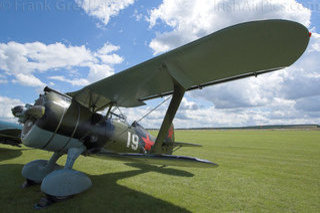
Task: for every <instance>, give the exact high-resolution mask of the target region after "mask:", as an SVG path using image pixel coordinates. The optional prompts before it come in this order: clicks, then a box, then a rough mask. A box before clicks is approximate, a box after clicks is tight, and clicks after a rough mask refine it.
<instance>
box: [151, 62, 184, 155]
mask: <svg viewBox="0 0 320 213" xmlns="http://www.w3.org/2000/svg"><path fill="white" fill-rule="evenodd" d="M163 68H164V69H165V70H166V71H167V72H168V73H169V74H170V75H171V77H172V81H173V84H174V89H173V94H172V99H171V102H170V105H169V107H168V110H167V113H166V115H165V117H164V120H163V122H162V125H161V128H160V130H159V133H158V136H157V139H156V141H155V145H154V147H153V153H155V154H161V149H162V144H163V141H164V140H165V138H166V136H167V134H168V130H169V128H170V126H171V124H172V121H173V119H174V116H175V115H176V112H177V110H178V108H179V106H180V103H181V101H182V98H183V96H184V93H185V91H186V87H184V86H183V85H184V84H183V81H181V80H182V79H181V78H179V77H178V76H177V73H178V72H177V71H178V70H177V69H170V68H171V67H168V66H166V65H164V66H163ZM168 68H169V69H168ZM175 76H177V77H175ZM183 80H185V79H183ZM180 83H182V85H181V84H180Z"/></svg>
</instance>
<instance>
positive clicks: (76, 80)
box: [49, 75, 89, 86]
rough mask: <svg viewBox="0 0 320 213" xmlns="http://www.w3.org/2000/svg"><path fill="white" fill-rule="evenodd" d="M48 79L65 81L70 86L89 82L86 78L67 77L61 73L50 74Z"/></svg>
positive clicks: (83, 84)
mask: <svg viewBox="0 0 320 213" xmlns="http://www.w3.org/2000/svg"><path fill="white" fill-rule="evenodd" d="M49 79H51V80H56V81H62V82H67V83H69V84H71V85H72V86H85V85H88V84H89V81H88V80H87V79H84V78H80V79H77V78H75V79H67V78H66V77H64V76H61V75H57V76H50V77H49Z"/></svg>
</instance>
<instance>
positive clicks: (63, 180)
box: [0, 20, 311, 207]
mask: <svg viewBox="0 0 320 213" xmlns="http://www.w3.org/2000/svg"><path fill="white" fill-rule="evenodd" d="M310 36H311V33H310V32H309V31H308V29H307V28H306V27H304V26H303V25H301V24H299V23H296V22H292V21H287V20H264V21H253V22H248V23H242V24H238V25H235V26H232V27H228V28H225V29H222V30H220V31H218V32H215V33H213V34H211V35H208V36H206V37H203V38H201V39H199V40H196V41H194V42H191V43H189V44H187V45H184V46H181V47H179V48H177V49H174V50H172V51H170V52H167V53H165V54H163V55H160V56H157V57H155V58H153V59H151V60H148V61H146V62H143V63H141V64H139V65H136V66H134V67H131V68H129V69H127V70H125V71H123V72H119V73H117V74H115V75H113V76H110V77H108V78H105V79H102V80H100V81H98V82H95V83H93V84H91V85H88V86H86V87H84V88H83V89H81V90H79V91H75V92H70V93H66V94H63V93H60V92H58V91H55V90H53V89H50V88H48V87H46V88H45V89H44V93H43V94H41V95H40V97H39V98H38V99H37V100H36V101H35V103H34V104H33V105H30V104H27V105H25V106H16V107H14V108H13V109H12V112H13V114H14V116H15V117H17V118H18V119H19V122H20V123H21V124H23V127H20V126H18V125H12V124H8V123H2V124H1V126H0V130H1V131H0V136H1V142H4V143H10V144H14V145H19V143H20V141H21V142H22V143H23V144H24V145H25V146H28V147H33V148H37V149H42V150H48V151H52V152H53V155H52V157H51V159H50V160H48V161H46V160H36V161H32V162H30V163H28V164H26V165H25V166H24V167H23V170H22V175H23V176H24V177H25V178H26V182H25V184H24V186H29V185H31V184H34V183H38V184H40V183H41V190H42V192H44V193H45V194H46V195H47V199H46V201H45V202H42V203H41V202H40V203H39V206H40V207H42V206H45V205H48V203H50V202H52V200H56V199H60V198H65V197H68V196H71V195H75V194H78V193H81V192H83V191H85V190H87V189H88V188H89V187H90V186H91V185H92V183H91V181H90V179H89V177H88V176H87V175H85V174H83V173H81V172H78V171H75V170H72V167H73V164H74V162H75V160H76V159H77V158H78V157H79V156H80V155H88V156H94V157H99V158H105V159H108V160H109V159H116V160H122V161H133V162H138V163H146V164H159V165H169V166H170V165H173V166H196V167H215V166H217V164H215V163H212V162H210V161H208V160H202V159H198V158H194V157H186V156H176V155H172V153H173V151H174V150H175V148H178V147H183V146H196V145H195V144H187V143H182V142H176V141H175V140H174V129H173V125H172V121H173V119H174V117H175V114H176V111H177V109H178V107H179V105H180V102H181V100H182V98H183V96H184V94H185V92H186V91H190V90H195V89H201V88H203V87H206V86H210V85H215V84H220V83H224V82H228V81H233V80H237V79H242V78H245V77H249V76H257V75H259V74H263V73H268V72H271V71H276V70H280V69H282V68H285V67H288V66H290V65H291V64H293V63H294V62H295V61H296V60H297V59H299V58H300V56H301V55H302V54H303V53H304V51H305V50H306V48H307V46H308V43H309V40H310ZM168 95H172V99H171V102H170V105H169V107H168V110H167V113H166V115H165V117H164V120H163V123H162V125H161V128H160V130H159V133H158V135H157V137H153V136H152V135H151V134H150V133H149V132H148V131H147V130H146V129H144V128H143V127H142V126H141V125H139V124H138V123H137V122H134V123H133V124H132V125H129V124H127V123H126V122H125V121H124V119H123V118H124V117H123V116H121V115H117V114H115V113H114V112H113V109H114V108H117V107H138V106H142V105H144V101H146V100H150V99H154V98H159V97H163V96H168ZM103 110H105V111H106V113H105V114H99V113H97V112H99V111H103ZM64 154H67V160H66V163H65V166H64V167H63V168H62V167H61V166H58V165H57V164H56V161H57V160H58V159H59V157H61V156H62V155H64Z"/></svg>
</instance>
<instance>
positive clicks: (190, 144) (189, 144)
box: [174, 142, 202, 147]
mask: <svg viewBox="0 0 320 213" xmlns="http://www.w3.org/2000/svg"><path fill="white" fill-rule="evenodd" d="M174 146H175V147H176V146H181V147H202V145H200V144H194V143H184V142H174Z"/></svg>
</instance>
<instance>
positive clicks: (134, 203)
mask: <svg viewBox="0 0 320 213" xmlns="http://www.w3.org/2000/svg"><path fill="white" fill-rule="evenodd" d="M176 140H177V141H182V142H190V143H199V144H202V145H203V147H202V148H183V149H180V150H178V151H177V152H176V153H175V154H177V155H189V156H195V157H199V158H203V159H208V160H210V161H212V162H215V163H218V164H219V167H218V168H214V169H203V168H201V169H200V168H178V167H167V168H159V167H156V166H141V165H137V164H123V163H121V162H116V161H105V160H101V159H96V158H92V157H80V158H79V159H78V160H77V161H76V164H75V166H74V168H75V169H77V170H80V171H82V172H85V173H87V174H88V175H89V176H90V178H91V179H92V182H93V187H92V188H90V189H89V190H88V191H86V192H85V193H83V194H80V195H78V196H75V197H73V198H72V199H69V200H66V201H63V202H60V203H57V204H55V205H52V206H50V207H49V208H47V209H43V210H41V212H70V211H71V212H92V211H94V212H319V211H320V131H272V130H268V131H263V130H261V131H260V130H259V131H258V130H257V131H254V130H248V131H245V130H239V131H231V130H230V131H229V130H228V131H212V130H211V131H210V130H209V131H199V130H197V131H176ZM50 155H51V153H49V152H44V151H40V150H32V149H28V148H25V147H24V148H22V149H19V148H12V147H10V146H6V145H0V212H34V211H35V210H34V209H33V204H34V203H36V202H37V201H38V200H39V199H40V197H41V191H40V188H39V186H32V187H30V188H28V189H21V188H20V185H21V184H22V183H23V181H24V179H23V177H22V176H21V169H22V167H23V165H24V164H26V163H28V162H29V161H32V160H35V159H48V158H49V157H50ZM64 162H65V157H64V158H62V159H60V160H59V161H58V163H59V164H64Z"/></svg>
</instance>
